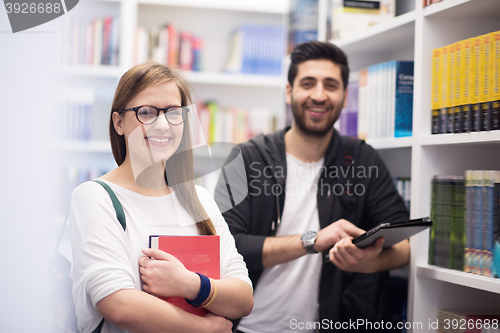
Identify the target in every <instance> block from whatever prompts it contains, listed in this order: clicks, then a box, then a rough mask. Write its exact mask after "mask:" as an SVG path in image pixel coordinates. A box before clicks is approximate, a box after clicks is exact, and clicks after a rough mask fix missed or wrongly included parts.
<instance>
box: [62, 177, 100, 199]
mask: <svg viewBox="0 0 500 333" xmlns="http://www.w3.org/2000/svg"><path fill="white" fill-rule="evenodd" d="M97 180H100V179H97ZM107 195H108V194H107V192H106V190H105V189H104V188H103V186H102V185H101V184H99V183H98V182H96V181H92V180H90V181H85V182H83V183H80V184H79V185H78V186H76V187H75V188H74V189H73V193H72V195H71V200H72V201H76V202H87V203H88V202H89V201H95V200H100V199H101V198H103V197H106V196H107Z"/></svg>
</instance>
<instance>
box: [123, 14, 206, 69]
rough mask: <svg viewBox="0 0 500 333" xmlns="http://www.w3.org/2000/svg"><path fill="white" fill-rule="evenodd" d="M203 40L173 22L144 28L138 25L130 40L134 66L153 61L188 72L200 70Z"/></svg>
mask: <svg viewBox="0 0 500 333" xmlns="http://www.w3.org/2000/svg"><path fill="white" fill-rule="evenodd" d="M202 51H203V40H202V39H201V38H200V37H198V36H195V35H193V34H192V33H191V32H190V31H178V29H177V28H176V26H175V25H174V24H173V23H170V24H165V25H163V26H161V27H155V28H151V29H147V28H145V27H142V26H138V27H137V28H136V31H135V38H134V55H133V62H134V64H141V63H144V62H147V61H150V60H152V61H156V62H159V63H162V64H165V65H168V66H171V67H176V68H180V69H182V70H188V71H201V70H202V66H201V56H202Z"/></svg>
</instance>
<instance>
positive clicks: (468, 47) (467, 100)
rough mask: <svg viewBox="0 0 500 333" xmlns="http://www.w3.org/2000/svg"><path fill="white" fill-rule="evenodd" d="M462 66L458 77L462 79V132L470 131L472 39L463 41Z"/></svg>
mask: <svg viewBox="0 0 500 333" xmlns="http://www.w3.org/2000/svg"><path fill="white" fill-rule="evenodd" d="M463 43H464V45H463V46H464V47H463V66H462V69H461V70H460V75H461V76H462V77H463V81H462V82H461V85H462V89H461V90H462V91H463V94H462V131H463V132H470V131H471V130H472V83H471V80H472V75H471V69H472V43H473V39H472V38H470V39H466V40H464V41H463Z"/></svg>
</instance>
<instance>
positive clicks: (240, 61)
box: [224, 24, 285, 75]
mask: <svg viewBox="0 0 500 333" xmlns="http://www.w3.org/2000/svg"><path fill="white" fill-rule="evenodd" d="M284 43H285V42H284V30H283V27H282V26H280V25H260V24H243V25H240V26H239V27H238V28H237V29H236V30H235V31H234V32H233V34H232V37H231V51H230V55H229V60H228V62H227V64H226V67H225V68H224V71H225V72H229V73H244V74H261V75H280V74H281V61H282V59H283V56H284V53H285V44H284Z"/></svg>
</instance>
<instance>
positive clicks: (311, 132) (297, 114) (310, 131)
mask: <svg viewBox="0 0 500 333" xmlns="http://www.w3.org/2000/svg"><path fill="white" fill-rule="evenodd" d="M343 104H344V101H343V100H342V102H341V103H340V105H343ZM332 108H333V109H334V110H333V111H330V112H334V113H335V117H334V118H332V119H331V120H329V121H328V123H327V124H326V125H325V126H324V127H323V128H318V129H316V128H310V127H308V126H307V125H306V122H305V118H306V115H305V112H306V111H305V110H302V112H301V108H300V106H299V105H298V104H296V103H295V102H294V100H293V97H292V113H293V119H294V121H295V124H296V125H297V128H298V129H299V130H300V131H301V132H302V133H304V134H305V135H306V136H310V137H317V138H320V137H323V136H325V135H327V134H328V133H329V132H330V131H331V130H332V129H333V124H335V122H336V121H337V119H338V118H339V116H340V111H341V110H338V112H337V109H336V107H335V106H334V105H332Z"/></svg>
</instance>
